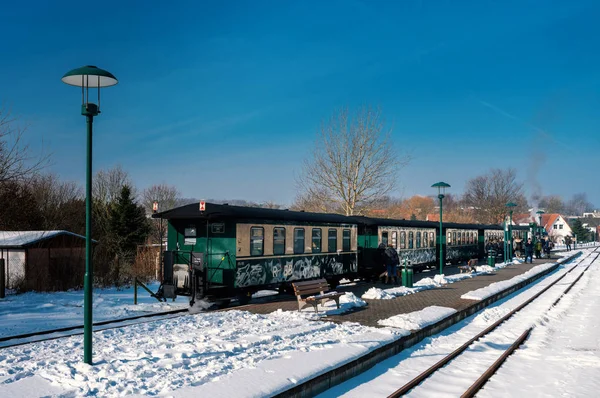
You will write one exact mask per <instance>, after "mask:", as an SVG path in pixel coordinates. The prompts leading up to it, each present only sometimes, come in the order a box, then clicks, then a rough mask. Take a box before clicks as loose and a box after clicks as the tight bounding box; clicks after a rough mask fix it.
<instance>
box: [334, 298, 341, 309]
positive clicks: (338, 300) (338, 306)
mask: <svg viewBox="0 0 600 398" xmlns="http://www.w3.org/2000/svg"><path fill="white" fill-rule="evenodd" d="M334 300H335V305H337V308H338V310H339V309H340V298H339V297H337V298H334Z"/></svg>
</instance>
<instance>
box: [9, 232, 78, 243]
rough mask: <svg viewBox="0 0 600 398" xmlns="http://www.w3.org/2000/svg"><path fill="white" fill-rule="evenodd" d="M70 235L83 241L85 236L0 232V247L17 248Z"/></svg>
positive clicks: (60, 233) (56, 233) (59, 233)
mask: <svg viewBox="0 0 600 398" xmlns="http://www.w3.org/2000/svg"><path fill="white" fill-rule="evenodd" d="M63 234H67V235H72V236H76V237H78V238H82V239H85V236H81V235H77V234H74V233H72V232H68V231H61V230H56V231H0V247H18V246H24V245H27V244H31V243H34V242H37V241H39V240H42V239H48V238H51V237H53V236H57V235H63Z"/></svg>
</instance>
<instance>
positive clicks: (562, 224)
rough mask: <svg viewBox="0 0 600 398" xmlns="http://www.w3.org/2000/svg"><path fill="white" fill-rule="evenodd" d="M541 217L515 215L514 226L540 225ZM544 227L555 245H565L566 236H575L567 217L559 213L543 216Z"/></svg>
mask: <svg viewBox="0 0 600 398" xmlns="http://www.w3.org/2000/svg"><path fill="white" fill-rule="evenodd" d="M539 221H540V218H539V215H537V214H535V215H531V214H514V215H513V224H516V225H529V224H530V223H532V222H533V223H536V224H537V223H539ZM542 227H544V229H545V230H546V232H547V233H548V236H550V237H551V238H552V240H553V241H554V242H555V243H559V244H563V243H564V242H565V236H573V231H572V230H571V227H569V224H568V223H567V220H566V219H565V217H563V216H562V215H561V214H558V213H549V214H545V213H544V214H542Z"/></svg>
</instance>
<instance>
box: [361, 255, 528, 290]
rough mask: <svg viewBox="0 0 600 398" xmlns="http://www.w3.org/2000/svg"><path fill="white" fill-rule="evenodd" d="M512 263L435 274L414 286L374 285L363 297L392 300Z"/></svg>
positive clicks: (518, 261) (517, 261)
mask: <svg viewBox="0 0 600 398" xmlns="http://www.w3.org/2000/svg"><path fill="white" fill-rule="evenodd" d="M514 263H515V264H520V263H522V261H520V260H514ZM510 264H511V263H508V264H505V263H498V264H496V267H490V266H489V265H482V266H478V267H476V271H475V272H470V273H463V274H455V275H449V276H446V275H444V274H437V275H434V277H433V278H423V279H421V280H419V281H417V282H415V283H414V284H413V287H411V288H409V287H405V286H396V287H392V288H389V289H381V288H378V287H372V288H370V289H369V290H367V291H366V292H365V293H364V294H363V295H362V296H361V298H363V299H365V300H390V299H393V298H396V297H400V296H406V295H407V294H413V293H417V292H420V291H422V290H428V289H433V288H436V287H440V286H443V285H446V284H448V283H454V282H458V281H461V280H464V279H469V278H473V277H474V276H477V275H485V274H491V273H493V272H495V271H497V270H499V269H502V268H504V267H507V266H508V265H510Z"/></svg>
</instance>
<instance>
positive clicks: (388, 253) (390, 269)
mask: <svg viewBox="0 0 600 398" xmlns="http://www.w3.org/2000/svg"><path fill="white" fill-rule="evenodd" d="M385 257H386V261H385V265H386V267H387V275H386V277H385V283H390V281H392V283H393V284H396V283H398V274H397V272H398V268H397V267H398V264H400V257H398V252H397V251H396V249H394V247H393V246H392V245H388V247H387V248H386V249H385Z"/></svg>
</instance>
